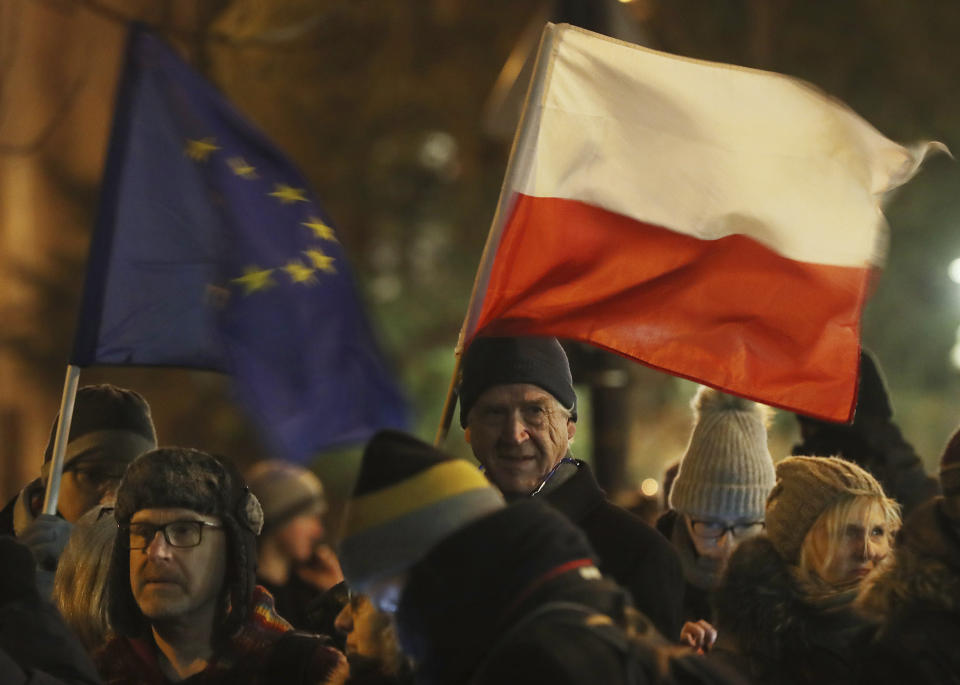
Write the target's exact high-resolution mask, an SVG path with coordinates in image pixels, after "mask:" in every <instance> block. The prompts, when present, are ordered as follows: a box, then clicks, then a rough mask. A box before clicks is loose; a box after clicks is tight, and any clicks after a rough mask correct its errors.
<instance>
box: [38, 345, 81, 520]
mask: <svg viewBox="0 0 960 685" xmlns="http://www.w3.org/2000/svg"><path fill="white" fill-rule="evenodd" d="M79 381H80V367H79V366H74V365H73V364H70V365H68V366H67V376H66V378H65V379H64V381H63V396H62V397H61V398H60V414H59V416H58V417H57V433H56V437H55V438H54V441H53V463H51V464H50V477H49V478H48V479H47V492H46V494H45V495H44V498H43V513H44V514H50V515H51V516H53V515H55V514H56V513H57V502H58V500H59V499H60V477H61V476H62V475H63V456H64V453H66V451H67V436H68V435H70V423H71V422H72V421H73V403H74V400H76V398H77V384H78V383H79Z"/></svg>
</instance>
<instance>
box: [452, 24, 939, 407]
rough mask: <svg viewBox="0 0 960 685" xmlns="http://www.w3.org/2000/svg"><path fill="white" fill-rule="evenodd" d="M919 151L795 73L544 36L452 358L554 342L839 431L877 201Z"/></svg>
mask: <svg viewBox="0 0 960 685" xmlns="http://www.w3.org/2000/svg"><path fill="white" fill-rule="evenodd" d="M935 147H942V146H940V145H939V144H938V143H924V144H921V145H918V146H915V147H913V148H906V147H903V146H901V145H898V144H896V143H894V142H892V141H890V140H888V139H887V138H885V137H884V136H883V135H881V134H880V133H879V132H877V131H876V130H875V129H874V128H873V127H872V126H870V124H868V123H867V122H865V121H864V120H863V119H861V118H860V117H858V116H857V115H856V114H855V113H853V112H852V111H851V110H850V109H849V108H847V107H846V106H845V105H843V104H842V103H840V102H838V101H836V100H833V99H831V98H829V97H827V96H825V95H824V94H822V93H821V92H819V91H817V90H816V89H815V88H813V87H811V86H810V85H808V84H805V83H803V82H800V81H797V80H796V79H792V78H788V77H786V76H782V75H779V74H774V73H770V72H763V71H758V70H753V69H745V68H740V67H734V66H730V65H726V64H717V63H711V62H703V61H699V60H693V59H686V58H683V57H677V56H674V55H668V54H664V53H661V52H657V51H654V50H650V49H647V48H642V47H638V46H636V45H631V44H628V43H623V42H621V41H617V40H614V39H611V38H607V37H605V36H601V35H598V34H595V33H591V32H589V31H585V30H582V29H579V28H576V27H573V26H568V25H553V24H548V25H547V27H546V29H545V30H544V34H543V38H542V40H541V45H540V52H539V56H538V59H537V66H536V68H535V73H534V77H533V82H532V84H531V87H530V92H529V94H528V96H527V104H526V107H525V110H524V114H523V118H522V120H521V123H520V126H519V128H518V131H517V135H516V138H515V141H514V147H513V151H512V153H511V158H510V163H509V165H508V168H507V173H506V178H505V180H504V184H503V189H502V191H501V195H500V202H499V205H498V208H497V213H496V216H495V217H494V221H493V225H492V227H491V230H490V235H489V237H488V239H487V245H486V248H485V250H484V255H483V258H482V261H481V264H480V268H479V270H478V273H477V279H476V282H475V284H474V292H473V296H472V298H471V302H470V307H469V310H468V312H467V316H466V320H465V321H464V325H463V329H462V330H461V334H460V344H459V348H460V349H461V350H462V349H463V348H464V347H465V346H466V345H468V344H469V342H470V340H471V339H472V338H473V337H474V336H475V335H476V334H477V333H483V334H486V335H554V336H558V337H562V338H569V339H574V340H580V341H583V342H587V343H591V344H593V345H596V346H599V347H602V348H605V349H608V350H611V351H613V352H617V353H619V354H621V355H624V356H626V357H629V358H632V359H635V360H637V361H640V362H642V363H644V364H646V365H648V366H652V367H655V368H659V369H662V370H664V371H667V372H669V373H671V374H674V375H677V376H682V377H685V378H690V379H692V380H696V381H698V382H701V383H705V384H707V385H711V386H714V387H716V388H719V389H722V390H724V391H727V392H730V393H733V394H737V395H742V396H745V397H749V398H752V399H755V400H758V401H760V402H763V403H765V404H770V405H773V406H778V407H782V408H785V409H789V410H791V411H797V412H801V413H804V414H808V415H811V416H816V417H819V418H824V419H829V420H834V421H846V420H849V418H850V417H851V415H852V412H853V407H854V406H855V399H856V387H857V370H858V360H859V353H860V341H859V334H860V315H861V312H862V310H863V306H864V302H865V299H866V296H867V292H868V286H869V282H870V279H871V273H872V272H873V271H874V270H875V269H876V268H878V267H879V266H881V264H882V261H883V256H884V251H885V246H886V242H887V226H886V222H885V221H884V218H883V215H882V213H881V210H880V203H881V200H882V197H883V194H884V193H885V192H887V191H889V190H891V189H893V188H895V187H897V186H899V185H900V184H902V183H904V182H906V181H907V180H908V179H909V178H910V177H911V176H912V175H913V174H914V173H915V172H916V171H917V168H918V167H919V165H920V163H921V161H922V160H923V157H924V156H925V154H926V153H927V151H929V150H930V149H932V148H935Z"/></svg>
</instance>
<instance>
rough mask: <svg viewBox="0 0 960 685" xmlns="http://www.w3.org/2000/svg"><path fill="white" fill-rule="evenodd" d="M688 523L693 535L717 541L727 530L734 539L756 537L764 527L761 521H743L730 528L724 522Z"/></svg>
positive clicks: (692, 521)
mask: <svg viewBox="0 0 960 685" xmlns="http://www.w3.org/2000/svg"><path fill="white" fill-rule="evenodd" d="M690 523H691V528H693V534H694V535H696V536H698V537H701V538H707V539H708V540H719V539H720V538H722V537H723V536H724V535H725V534H726V532H727V531H728V530H729V531H730V532H731V533H733V537H735V538H740V537H744V536H747V535H756V534H758V533H760V531H762V530H763V529H764V528H765V527H766V524H765V523H764V522H763V521H743V522H740V523H734V524H733V525H730V526H728V525H727V524H726V522H725V521H694V520H691V521H690Z"/></svg>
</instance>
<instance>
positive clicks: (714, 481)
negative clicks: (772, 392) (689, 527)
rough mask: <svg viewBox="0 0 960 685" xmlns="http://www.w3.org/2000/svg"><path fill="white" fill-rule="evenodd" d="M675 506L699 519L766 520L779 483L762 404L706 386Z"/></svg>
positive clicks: (696, 406)
mask: <svg viewBox="0 0 960 685" xmlns="http://www.w3.org/2000/svg"><path fill="white" fill-rule="evenodd" d="M692 406H693V411H694V416H695V423H694V426H693V433H692V434H691V436H690V443H689V444H688V445H687V451H686V453H685V454H684V455H683V458H682V459H681V460H680V470H679V472H678V473H677V477H676V479H675V480H674V482H673V487H672V488H671V490H670V506H671V508H673V509H675V510H676V511H678V512H680V513H683V514H688V515H690V516H694V517H703V518H715V519H720V520H723V521H736V520H744V519H749V520H753V521H762V520H763V516H764V509H765V505H766V501H767V495H769V494H770V490H771V488H773V483H774V480H775V475H774V471H773V459H772V458H771V457H770V451H769V449H768V448H767V428H766V419H767V410H766V408H765V407H763V406H762V405H759V404H757V403H756V402H751V401H750V400H745V399H742V398H740V397H734V396H732V395H726V394H724V393H722V392H720V391H718V390H714V389H713V388H707V387H701V388H700V390H699V391H698V392H697V394H696V396H695V397H694V399H693V403H692Z"/></svg>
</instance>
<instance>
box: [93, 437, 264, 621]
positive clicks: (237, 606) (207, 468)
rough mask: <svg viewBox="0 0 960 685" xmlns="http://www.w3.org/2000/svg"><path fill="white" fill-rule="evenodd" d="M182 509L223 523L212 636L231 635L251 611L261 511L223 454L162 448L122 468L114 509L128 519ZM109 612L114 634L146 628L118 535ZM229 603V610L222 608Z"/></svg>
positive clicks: (126, 553)
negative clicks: (223, 557) (222, 563)
mask: <svg viewBox="0 0 960 685" xmlns="http://www.w3.org/2000/svg"><path fill="white" fill-rule="evenodd" d="M164 508H182V509H190V510H192V511H195V512H197V513H198V514H203V515H207V516H217V517H219V518H220V519H221V521H222V522H223V526H224V530H225V532H226V537H227V565H226V568H227V571H226V578H225V579H224V596H223V598H222V602H221V612H220V614H219V615H218V617H217V624H216V625H215V631H214V634H215V635H216V636H217V638H226V637H229V636H231V635H233V634H234V633H235V632H236V631H237V630H238V629H239V628H240V626H242V625H243V623H244V621H245V620H246V618H247V616H248V615H249V612H250V609H251V598H252V596H253V587H254V584H255V576H256V573H255V569H256V559H257V549H256V536H257V535H259V534H260V529H261V528H262V526H263V511H262V509H261V508H260V503H259V502H258V501H257V498H256V497H254V495H253V494H252V493H251V492H250V489H249V488H248V487H247V485H246V483H245V482H244V480H243V478H242V476H241V475H240V473H239V472H238V471H237V470H236V468H234V466H233V465H232V464H230V462H228V461H227V460H226V459H224V458H223V457H217V456H214V455H211V454H207V453H206V452H201V451H200V450H195V449H189V448H186V447H163V448H160V449H156V450H152V451H150V452H147V453H145V454H142V455H140V456H139V457H137V459H135V460H134V461H133V463H131V464H130V466H128V467H127V471H126V473H125V474H124V477H123V481H121V483H120V489H119V490H118V492H117V505H116V509H115V511H114V515H115V516H116V519H117V523H119V524H121V525H122V524H125V523H129V521H130V519H131V517H132V516H133V515H134V514H135V513H136V512H138V511H140V510H142V509H164ZM108 588H109V590H108V599H107V602H108V609H107V610H108V614H109V617H110V622H111V624H112V625H113V627H114V630H115V631H116V632H117V634H119V635H126V636H129V637H137V636H142V635H144V634H146V633H147V632H148V630H149V626H148V623H147V620H146V618H145V617H144V616H143V614H142V613H140V609H139V608H138V606H137V604H136V600H135V599H134V597H133V593H132V591H131V590H130V552H129V550H128V549H127V548H126V545H125V541H124V539H123V535H122V534H120V535H118V536H117V540H116V542H115V544H114V550H113V559H112V561H111V564H110V572H109V576H108ZM227 607H229V612H228V611H227Z"/></svg>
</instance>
